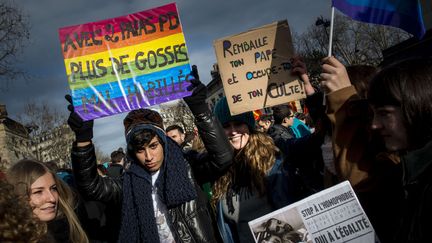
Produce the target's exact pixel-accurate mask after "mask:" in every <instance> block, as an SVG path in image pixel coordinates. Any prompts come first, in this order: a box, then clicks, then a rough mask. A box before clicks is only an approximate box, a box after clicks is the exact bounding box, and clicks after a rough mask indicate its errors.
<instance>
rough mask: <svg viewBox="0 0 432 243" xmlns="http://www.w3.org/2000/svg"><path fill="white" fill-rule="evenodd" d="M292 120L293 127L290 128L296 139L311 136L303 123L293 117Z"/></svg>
mask: <svg viewBox="0 0 432 243" xmlns="http://www.w3.org/2000/svg"><path fill="white" fill-rule="evenodd" d="M293 119H294V120H293V125H292V126H291V127H290V128H291V131H292V132H293V133H294V136H295V137H296V138H301V137H303V136H306V135H309V134H311V131H310V129H309V128H308V127H307V126H306V125H305V124H304V123H303V122H301V121H300V120H299V119H297V118H295V117H294V118H293Z"/></svg>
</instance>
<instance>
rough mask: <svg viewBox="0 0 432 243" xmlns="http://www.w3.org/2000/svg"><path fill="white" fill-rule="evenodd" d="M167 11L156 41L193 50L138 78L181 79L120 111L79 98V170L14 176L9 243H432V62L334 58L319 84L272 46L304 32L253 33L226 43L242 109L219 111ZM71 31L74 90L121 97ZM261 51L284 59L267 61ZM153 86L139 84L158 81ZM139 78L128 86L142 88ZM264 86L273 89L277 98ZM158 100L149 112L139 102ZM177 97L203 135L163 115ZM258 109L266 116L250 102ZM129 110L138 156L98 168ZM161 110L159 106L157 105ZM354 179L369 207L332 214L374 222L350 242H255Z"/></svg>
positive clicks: (360, 226)
mask: <svg viewBox="0 0 432 243" xmlns="http://www.w3.org/2000/svg"><path fill="white" fill-rule="evenodd" d="M342 2H346V1H342V0H340V1H339V0H338V1H336V0H335V1H334V5H335V6H336V7H338V8H341V9H343V8H344V5H343V3H342ZM159 10H160V13H163V14H161V16H162V15H163V17H160V18H159V19H158V21H159V22H158V23H156V22H152V21H150V18H148V19H144V20H142V22H139V24H142V25H143V26H141V27H143V29H141V31H142V32H143V33H141V32H140V33H141V34H142V35H144V31H145V34H148V35H149V36H150V35H151V34H152V33H153V32H151V31H150V32H149V33H147V31H148V29H146V28H148V27H151V26H152V27H153V28H154V29H153V30H154V31H155V32H157V34H160V36H156V34H155V36H153V37H152V38H154V40H157V39H158V38H172V41H173V43H174V39H175V38H177V39H175V41H178V42H179V43H180V44H178V43H177V44H175V45H174V44H173V45H171V46H169V47H167V48H166V49H165V50H163V52H164V53H165V54H164V55H161V54H160V53H161V52H162V50H159V49H158V51H157V52H154V53H153V54H154V58H155V59H154V60H157V62H158V63H152V62H151V60H153V59H152V57H151V56H152V55H153V54H152V52H148V53H144V52H138V53H136V54H135V56H134V58H136V64H137V66H136V67H134V68H135V69H136V70H135V71H136V72H137V73H139V72H140V71H142V70H144V69H146V68H149V69H155V70H152V71H149V72H153V71H154V72H155V73H156V72H163V73H164V74H163V75H166V77H171V81H169V78H166V79H164V81H163V82H162V81H160V80H159V81H158V80H156V79H154V80H152V81H151V84H146V85H147V86H145V85H143V84H138V85H137V84H135V86H133V85H132V86H133V87H132V86H127V87H128V88H129V90H128V91H127V97H126V96H125V97H122V96H121V95H122V94H121V92H117V93H115V92H114V93H111V94H112V95H111V96H108V97H109V98H108V99H107V100H105V101H106V102H104V104H91V102H88V100H87V101H86V100H85V99H82V100H79V101H77V100H78V99H77V98H76V93H75V94H74V93H73V94H72V96H71V95H66V100H67V101H68V102H69V103H70V104H69V106H68V107H67V109H68V110H69V112H70V113H69V117H68V125H69V127H70V128H71V129H72V131H73V132H74V134H75V140H74V142H73V143H72V144H70V147H71V148H72V150H71V164H72V169H71V170H66V169H59V168H57V165H56V164H55V163H54V162H52V161H51V162H48V163H44V162H42V161H37V160H33V159H24V160H21V161H16V162H15V163H13V166H12V167H11V168H9V169H8V170H7V171H3V172H2V174H1V175H2V176H1V178H0V189H1V190H0V192H1V198H0V204H1V205H0V232H1V233H0V242H80V243H81V242H84V243H85V242H164V243H172V242H202V243H205V242H227V243H231V242H232V243H246V242H254V241H256V242H308V243H309V242H327V241H328V242H330V241H332V240H331V239H334V240H335V239H336V238H337V240H341V242H342V240H344V239H345V240H348V238H349V237H352V238H350V240H354V239H356V238H357V235H359V236H358V237H361V235H362V233H361V232H362V231H364V232H366V231H368V232H366V233H370V232H373V233H374V234H376V238H377V239H379V241H380V242H384V243H385V242H428V241H429V238H430V237H429V235H428V225H429V221H430V219H431V218H432V152H431V151H432V57H431V54H430V53H429V54H427V53H426V54H424V55H414V54H413V55H410V56H408V57H400V58H396V59H395V60H394V61H392V62H391V63H383V64H382V65H380V66H378V67H372V66H365V65H351V66H345V65H344V64H343V63H342V62H341V61H340V60H338V58H337V57H334V56H328V57H323V58H322V60H321V63H320V66H321V73H320V75H319V77H310V76H309V72H308V70H307V68H306V63H305V61H304V60H303V58H302V57H301V56H299V55H295V52H294V50H292V48H291V47H290V46H289V45H288V44H286V43H282V44H280V46H278V47H282V48H284V47H285V46H286V50H281V49H276V48H271V46H270V44H269V42H270V38H267V36H269V35H271V34H268V33H276V32H277V33H282V34H281V35H279V37H278V38H281V36H283V38H285V37H286V38H287V39H289V41H291V39H290V37H289V27H288V23H287V22H286V21H280V22H278V23H274V24H270V25H268V26H264V27H262V28H261V29H255V30H253V31H251V32H248V33H247V34H250V35H252V36H254V37H255V36H257V37H256V38H255V39H254V40H250V42H248V41H243V39H242V38H246V37H245V36H247V34H244V33H242V34H241V35H234V36H231V37H226V38H223V39H220V40H216V41H215V48H216V56H217V60H218V64H219V65H220V71H221V78H222V80H223V85H224V91H225V95H226V96H225V97H221V98H220V99H219V100H218V101H217V102H216V104H215V106H214V108H213V109H210V106H209V105H208V104H207V101H206V100H207V98H208V89H207V86H206V85H205V84H204V83H205V82H206V81H207V80H200V77H199V74H198V68H197V67H196V66H193V68H191V67H190V63H189V59H188V55H187V50H186V49H185V44H184V37H183V36H182V32H181V31H182V30H181V26H180V20H179V18H178V15H177V9H176V7H175V4H169V5H166V6H162V7H160V8H159ZM164 11H165V12H164ZM347 14H348V15H349V13H347ZM353 18H355V17H353ZM361 21H366V20H364V19H363V20H361ZM384 24H389V23H384ZM390 25H391V23H390ZM123 27H124V28H128V27H127V26H126V25H125V26H123ZM129 27H130V28H132V27H131V26H129ZM164 27H165V28H164ZM66 29H67V28H65V29H62V30H61V31H60V36H61V41H62V45H63V48H65V50H66V49H67V48H71V51H70V52H67V53H66V52H65V53H64V58H65V64H66V69H67V75H68V77H69V78H71V79H73V80H74V82H73V83H72V84H71V87H73V90H74V91H75V92H76V90H81V91H82V92H93V91H91V90H92V88H94V87H87V86H86V85H87V84H86V83H85V82H83V81H82V80H85V78H86V77H87V78H90V76H91V75H93V76H92V77H91V78H94V80H93V81H94V82H96V83H98V85H101V86H98V87H97V88H95V89H99V88H100V87H102V86H103V85H106V84H110V85H114V84H113V83H116V82H117V80H112V82H111V83H110V82H108V81H106V80H109V76H110V75H111V74H112V73H111V72H110V71H108V70H107V69H106V67H105V66H102V65H100V66H98V65H99V64H101V63H103V61H100V62H98V64H95V65H96V66H97V67H98V69H99V71H100V72H102V74H100V73H99V74H97V72H96V73H94V74H92V73H91V72H87V73H86V72H83V70H82V67H79V68H78V67H77V66H75V64H70V63H71V62H72V61H70V60H72V59H73V58H75V57H77V56H79V57H80V58H85V56H86V55H87V54H88V53H91V52H96V51H97V48H98V47H96V45H95V46H92V47H89V49H88V50H87V51H88V53H86V52H82V53H80V52H79V49H80V48H82V47H81V46H75V44H74V43H75V42H74V41H73V40H71V39H68V38H71V36H72V35H68V33H66ZM403 29H406V26H404V27H403ZM129 31H130V33H133V31H132V30H129ZM272 31H273V32H272ZM263 33H265V34H263ZM287 33H288V34H287ZM261 34H262V35H264V37H261V36H260V35H261ZM414 34H415V35H417V34H418V35H420V36H422V35H424V34H425V33H424V31H423V30H420V31H418V32H416V33H414ZM275 35H276V34H275ZM173 36H174V37H173ZM128 38H130V40H129V41H130V42H131V43H140V44H142V45H145V44H146V41H148V40H146V41H144V42H142V40H140V39H138V38H137V35H133V34H131V35H130V36H128ZM182 38H183V39H182ZM247 38H249V37H247ZM247 38H246V39H247ZM170 40H171V39H170ZM278 40H279V39H278ZM93 41H94V40H93ZM104 41H106V42H109V41H113V40H110V39H107V38H105V39H104ZM134 41H135V42H134ZM275 42H276V43H279V42H278V41H275ZM238 43H240V44H238ZM147 44H148V43H147ZM290 44H292V43H291V42H290ZM275 45H278V44H275ZM116 47H117V48H119V47H123V46H121V44H118V45H117V46H116ZM259 48H264V49H268V50H269V51H265V50H264V51H262V52H260V51H257V52H255V51H254V50H255V49H256V50H258V49H259ZM249 50H252V52H253V53H255V54H254V55H250V53H247V52H248V51H249ZM107 53H108V52H107ZM105 54H106V53H105ZM248 54H249V56H247V55H248ZM278 54H279V55H281V56H286V55H289V58H288V59H287V60H280V59H277V58H276V61H271V65H274V66H271V67H270V68H269V69H262V68H261V66H260V65H262V66H266V65H268V62H270V61H269V58H270V57H277V55H278ZM107 55H108V54H107ZM101 56H103V55H101ZM142 56H145V58H144V59H140V58H141V57H142ZM156 56H158V57H156ZM239 56H241V57H242V58H240V57H239ZM103 57H104V58H105V56H103ZM231 57H237V58H238V59H237V60H241V62H242V65H244V66H246V69H247V71H246V72H245V75H243V76H244V78H246V80H247V81H249V82H252V81H256V86H254V87H253V88H254V90H253V92H252V91H250V90H249V88H250V87H249V86H251V85H244V79H242V78H243V77H241V76H240V75H237V74H238V73H240V72H243V71H244V70H243V69H242V70H241V71H239V69H235V67H234V66H235V65H234V64H232V61H230V60H231V59H229V58H231ZM248 58H250V59H248ZM278 58H279V56H278ZM101 60H102V59H101ZM163 60H165V61H163ZM251 60H252V61H251ZM194 61H195V62H199V60H194ZM250 61H251V62H252V63H251V62H250ZM161 62H162V63H161ZM243 62H244V63H246V64H243ZM279 62H281V63H279ZM119 63H120V62H119ZM68 64H70V66H67V65H68ZM288 64H289V65H288ZM121 65H123V64H121ZM121 65H120V66H121ZM146 65H147V66H146ZM165 65H166V66H167V68H165V69H164V68H163V67H164V66H165ZM170 65H172V66H170ZM121 68H126V67H121ZM156 69H157V70H156ZM227 70H234V71H232V72H230V71H227ZM252 70H255V71H252ZM87 71H89V70H87ZM117 71H119V70H117ZM121 71H122V72H123V74H125V75H129V74H127V73H128V72H127V71H126V70H121ZM147 71H148V70H147ZM186 71H187V72H188V73H184V72H186ZM113 73H114V72H113ZM178 73H181V75H179V74H178ZM147 74H148V73H146V72H142V73H139V75H137V77H141V78H140V80H142V79H143V77H146V76H145V75H147ZM86 75H87V76H86ZM98 75H99V77H98ZM140 75H142V76H140ZM283 75H285V76H283ZM112 76H115V75H112ZM102 77H103V78H104V79H102ZM128 77H129V76H128ZM164 77H165V76H164ZM174 77H175V78H174ZM186 77H187V78H186ZM285 77H288V78H289V79H290V81H289V82H287V81H286V79H285ZM105 79H106V80H105ZM80 80H81V81H80ZM125 80H126V79H125ZM125 80H121V81H122V82H129V81H130V80H129V79H127V80H129V81H125ZM258 80H264V82H261V83H263V85H264V86H262V89H264V90H265V91H266V92H265V94H264V96H261V95H260V89H261V88H260V87H261V86H259V85H261V83H260V84H258ZM313 80H314V81H313ZM170 82H171V83H170ZM242 82H243V85H241V84H242ZM152 85H153V86H152ZM138 86H141V87H138ZM149 86H151V88H149ZM246 86H247V87H246ZM95 87H96V85H95ZM103 87H106V86H103ZM125 87H126V86H125ZM144 87H145V93H144V95H148V97H147V98H148V99H147V100H146V99H143V98H142V97H141V96H140V94H139V91H138V90H139V89H140V88H141V89H144ZM233 87H234V88H233ZM84 90H86V91H84ZM107 92H108V91H107ZM170 92H171V93H170ZM77 93H79V92H77ZM108 93H109V92H108ZM131 94H133V95H131ZM174 94H175V95H174ZM246 94H247V95H246ZM119 95H120V96H119ZM164 96H166V97H169V98H170V99H172V100H176V99H180V98H181V99H183V101H184V103H185V104H186V105H187V107H188V108H189V110H190V113H191V115H192V117H193V120H194V124H193V129H194V130H193V131H187V132H185V130H184V126H183V124H180V123H179V124H174V125H171V126H168V127H165V126H164V119H163V117H162V116H161V114H160V113H159V112H158V111H157V110H156V109H154V107H152V106H153V105H156V104H159V103H162V101H160V100H158V99H159V98H160V97H164ZM248 97H249V98H250V99H251V100H254V102H253V103H252V102H251V103H247V99H248ZM269 97H270V98H269ZM284 97H285V98H286V97H290V98H289V99H290V100H286V101H284V100H283V99H284ZM122 98H124V99H123V100H121V99H122ZM160 99H161V100H162V98H160ZM280 100H282V102H280ZM255 101H256V102H255ZM295 101H300V102H295ZM77 102H82V103H81V104H77ZM86 102H87V103H86ZM116 102H118V103H117V105H119V107H120V108H119V111H120V110H121V112H128V114H127V115H126V117H125V118H124V120H123V124H117V126H118V127H119V128H123V129H124V136H125V141H126V146H125V147H124V148H121V147H120V148H119V149H117V150H115V151H112V153H111V156H110V161H109V162H107V161H103V162H105V163H98V162H97V161H98V158H97V156H96V152H95V145H94V144H93V142H92V139H93V127H94V119H96V118H99V117H103V116H109V115H113V114H114V113H112V112H113V111H112V110H113V109H109V107H110V105H112V104H114V103H116ZM121 102H126V103H127V104H128V105H120V104H123V103H121ZM128 102H129V103H128ZM145 102H148V103H146V104H147V106H145V107H144V106H143V107H141V105H142V104H144V103H145ZM272 102H274V103H272ZM93 103H96V102H93ZM245 104H246V105H245ZM263 104H264V106H265V107H264V106H262V105H263ZM269 104H274V105H269ZM91 105H95V106H96V105H99V106H98V108H100V109H99V110H100V111H101V114H100V115H95V113H91V112H89V111H91ZM255 105H257V106H258V109H256V108H255V107H254V106H255ZM260 105H261V107H259V106H260ZM131 107H132V108H131ZM65 109H66V107H65ZM122 125H123V126H122ZM345 181H348V182H349V185H350V186H351V187H352V189H353V191H354V194H353V193H348V192H347V193H343V194H341V195H340V196H335V197H332V198H330V199H328V200H326V201H324V202H323V203H321V204H319V205H318V207H320V209H319V210H323V209H327V208H331V207H332V206H335V205H338V204H344V203H346V202H351V200H354V199H356V200H357V199H358V202H359V204H360V205H361V208H362V209H361V210H360V212H361V213H364V214H361V215H362V216H361V218H360V219H359V220H357V221H355V223H353V224H349V225H348V226H344V227H342V226H341V227H340V231H333V232H329V233H328V234H327V235H324V234H321V235H320V234H319V230H317V231H316V232H310V230H308V227H311V226H310V225H305V224H303V225H302V224H298V223H297V221H296V222H284V220H281V219H280V218H274V217H271V218H269V219H267V220H265V221H264V222H262V223H260V224H259V227H258V228H259V229H258V230H257V231H256V232H255V231H254V232H252V231H251V228H250V224H249V222H251V221H253V220H254V219H257V218H260V217H262V216H265V215H267V214H270V213H272V212H275V211H276V210H281V209H283V208H284V207H286V206H289V205H291V204H293V203H296V202H299V201H300V200H302V199H305V198H308V197H309V196H311V195H314V194H316V193H320V192H322V191H323V190H325V189H327V188H331V187H332V186H335V185H337V184H338V183H341V182H345ZM314 207H315V208H314ZM314 207H312V206H311V209H310V211H308V210H305V211H302V216H301V217H303V218H307V217H308V216H311V215H313V212H314V210H316V211H315V212H318V207H317V205H314ZM343 213H348V212H341V213H340V214H343ZM349 213H351V212H349ZM359 215H360V214H359ZM364 215H365V216H364ZM357 216H358V215H357ZM299 217H300V216H299ZM332 220H333V219H332ZM336 220H337V218H336V219H334V221H336ZM324 228H325V227H323V229H324ZM327 228H329V227H327ZM372 228H373V230H372ZM309 229H310V228H309ZM359 232H360V233H359ZM366 233H365V234H366ZM354 236H355V237H354ZM333 237H336V238H333ZM338 237H340V238H338ZM338 242H339V241H338Z"/></svg>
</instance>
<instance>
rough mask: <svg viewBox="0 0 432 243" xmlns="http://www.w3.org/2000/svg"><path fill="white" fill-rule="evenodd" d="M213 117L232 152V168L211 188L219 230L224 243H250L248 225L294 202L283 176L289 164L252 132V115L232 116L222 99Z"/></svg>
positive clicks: (267, 140) (270, 143) (269, 140)
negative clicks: (223, 132) (223, 133)
mask: <svg viewBox="0 0 432 243" xmlns="http://www.w3.org/2000/svg"><path fill="white" fill-rule="evenodd" d="M214 114H215V116H216V117H217V118H218V120H219V121H220V122H221V124H222V126H223V128H224V130H225V135H226V136H227V137H228V140H229V142H230V143H231V146H232V148H233V149H234V160H233V162H232V165H231V167H230V168H229V169H228V170H226V171H225V173H223V174H222V175H219V177H218V178H217V179H216V180H215V182H214V184H213V198H212V205H213V206H214V207H215V209H216V211H217V221H218V228H219V231H220V234H221V236H222V239H223V241H224V242H253V241H254V239H253V235H252V234H251V232H250V230H249V226H248V222H249V221H251V220H253V219H256V218H258V217H261V216H263V215H265V214H267V213H270V212H272V211H274V210H276V209H278V208H281V207H283V206H285V205H288V204H289V203H292V202H294V201H296V200H297V198H296V197H295V196H294V193H293V190H294V189H295V188H294V187H293V186H294V185H290V183H291V181H290V180H288V179H289V178H288V176H286V175H287V174H288V170H289V168H288V166H289V165H290V164H289V163H283V160H284V158H283V157H282V154H281V153H280V152H279V149H278V147H276V145H275V143H274V142H273V139H272V138H271V137H270V136H268V135H267V134H265V133H263V132H259V131H257V130H255V120H254V117H253V114H252V112H246V113H243V114H240V115H235V116H231V114H230V111H229V108H228V104H227V100H226V98H225V97H224V98H222V99H221V100H220V101H219V102H218V103H217V104H216V106H215V109H214ZM289 143H290V142H288V141H287V145H286V146H291V145H288V144H289Z"/></svg>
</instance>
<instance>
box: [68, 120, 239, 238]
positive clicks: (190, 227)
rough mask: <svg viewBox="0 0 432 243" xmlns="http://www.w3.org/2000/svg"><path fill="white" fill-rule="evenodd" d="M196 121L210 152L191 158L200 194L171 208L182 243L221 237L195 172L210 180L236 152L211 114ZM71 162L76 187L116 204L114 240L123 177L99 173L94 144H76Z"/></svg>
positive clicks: (119, 218) (177, 233) (103, 200)
mask: <svg viewBox="0 0 432 243" xmlns="http://www.w3.org/2000/svg"><path fill="white" fill-rule="evenodd" d="M195 123H196V125H197V127H198V129H199V132H200V135H201V138H202V139H203V142H204V144H205V145H206V148H207V151H208V152H209V153H208V154H207V153H206V154H200V155H199V156H195V157H194V158H193V161H189V162H190V164H191V166H192V169H193V173H192V171H191V169H190V168H189V178H190V180H191V181H192V182H193V185H195V187H196V190H197V192H198V197H197V199H195V200H192V201H189V202H187V203H184V204H182V205H179V206H178V207H175V208H171V209H168V211H169V218H170V220H171V225H172V226H173V227H174V229H173V231H174V232H173V234H175V235H174V237H175V238H176V239H177V240H179V241H180V242H215V241H216V239H218V238H219V237H217V236H215V232H216V231H214V230H213V228H212V227H211V225H213V224H212V222H211V217H210V213H209V211H208V207H207V206H208V204H207V203H208V202H207V198H206V197H205V195H204V194H203V193H202V192H201V190H200V188H199V186H198V184H197V183H196V180H195V179H194V175H199V176H200V178H207V179H208V178H212V177H213V176H214V175H215V174H218V173H223V172H224V171H225V170H226V169H227V168H228V167H229V166H230V165H231V161H232V158H233V151H232V148H231V146H230V144H229V142H228V140H227V138H226V137H225V136H224V132H223V128H222V126H221V125H220V123H219V122H217V121H216V120H215V119H214V117H213V116H212V115H210V114H209V113H205V114H202V115H200V116H198V117H196V121H195ZM209 154H211V155H213V156H210V155H209ZM72 165H73V171H74V176H75V179H76V184H77V187H78V189H79V191H80V193H81V194H82V195H83V196H84V197H85V198H87V199H90V200H96V201H102V202H105V203H108V204H111V205H115V206H116V207H115V208H117V209H118V210H112V211H111V212H109V213H112V214H116V216H117V218H118V220H113V221H115V222H110V223H114V224H117V225H116V226H117V227H115V228H116V229H117V231H116V232H112V237H111V239H110V242H115V241H116V240H117V236H118V233H119V229H120V224H121V216H120V215H121V206H122V195H123V193H122V177H120V178H108V177H100V176H98V174H97V168H96V157H95V152H94V146H93V145H88V146H86V147H77V146H75V145H74V146H73V149H72ZM207 179H205V180H206V181H207ZM203 180H204V179H203Z"/></svg>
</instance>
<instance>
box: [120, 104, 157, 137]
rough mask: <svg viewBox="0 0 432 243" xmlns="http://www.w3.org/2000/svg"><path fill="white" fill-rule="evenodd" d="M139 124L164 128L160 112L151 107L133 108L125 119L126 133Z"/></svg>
mask: <svg viewBox="0 0 432 243" xmlns="http://www.w3.org/2000/svg"><path fill="white" fill-rule="evenodd" d="M138 124H150V125H154V126H156V127H158V128H161V129H162V130H164V125H163V120H162V117H161V116H160V114H159V113H158V112H156V111H154V110H150V109H142V108H141V109H138V110H133V111H131V112H129V114H127V116H126V117H125V119H124V120H123V125H124V128H125V134H127V133H128V132H129V131H130V130H131V129H132V128H133V127H134V126H136V125H138Z"/></svg>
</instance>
